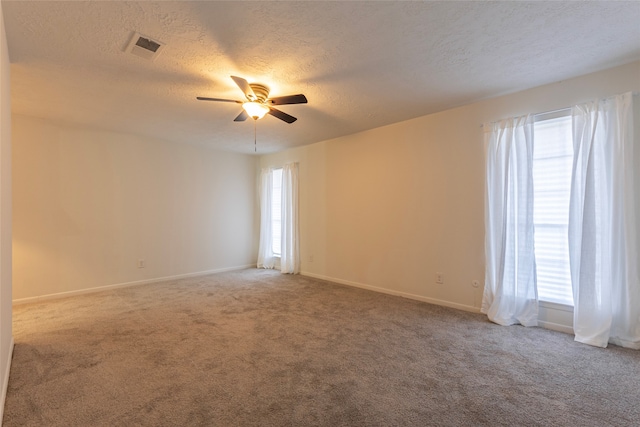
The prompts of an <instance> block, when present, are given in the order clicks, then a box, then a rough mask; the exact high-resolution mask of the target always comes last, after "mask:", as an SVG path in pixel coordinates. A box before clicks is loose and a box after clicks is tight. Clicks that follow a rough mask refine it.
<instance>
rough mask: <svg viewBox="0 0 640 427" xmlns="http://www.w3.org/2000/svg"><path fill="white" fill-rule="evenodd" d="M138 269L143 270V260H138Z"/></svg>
mask: <svg viewBox="0 0 640 427" xmlns="http://www.w3.org/2000/svg"><path fill="white" fill-rule="evenodd" d="M138 268H144V260H143V259H139V260H138Z"/></svg>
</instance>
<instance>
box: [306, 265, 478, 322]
mask: <svg viewBox="0 0 640 427" xmlns="http://www.w3.org/2000/svg"><path fill="white" fill-rule="evenodd" d="M300 274H301V275H303V276H309V277H313V278H315V279H321V280H326V281H328V282H334V283H339V284H341V285H347V286H353V287H355V288H361V289H367V290H369V291H374V292H380V293H383V294H388V295H395V296H399V297H402V298H408V299H412V300H417V301H422V302H428V303H429V304H434V305H441V306H444V307H450V308H455V309H458V310H463V311H470V312H472V313H480V309H479V308H477V307H472V306H470V305H464V304H458V303H455V302H450V301H445V300H440V299H435V298H429V297H424V296H422V295H416V294H410V293H407V292H400V291H395V290H393V289H387V288H380V287H377V286H371V285H365V284H364V283H358V282H353V281H351V280H344V279H337V278H335V277H328V276H323V275H321V274H315V273H310V272H308V271H302V272H300Z"/></svg>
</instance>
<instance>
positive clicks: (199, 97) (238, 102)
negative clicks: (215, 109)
mask: <svg viewBox="0 0 640 427" xmlns="http://www.w3.org/2000/svg"><path fill="white" fill-rule="evenodd" d="M196 99H197V100H198V101H220V102H235V103H236V104H242V101H236V100H234V99H221V98H205V97H204V96H197V97H196Z"/></svg>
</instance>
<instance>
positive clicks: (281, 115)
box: [269, 107, 298, 124]
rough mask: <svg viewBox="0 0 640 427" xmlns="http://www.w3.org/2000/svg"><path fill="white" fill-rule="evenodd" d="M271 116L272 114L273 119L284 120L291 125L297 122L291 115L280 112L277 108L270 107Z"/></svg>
mask: <svg viewBox="0 0 640 427" xmlns="http://www.w3.org/2000/svg"><path fill="white" fill-rule="evenodd" d="M269 114H271V115H272V116H273V117H277V118H279V119H280V120H283V121H285V122H287V123H289V124H291V123H293V122H295V121H296V120H298V119H296V118H295V117H293V116H290V115H289V114H287V113H285V112H284V111H280V110H276V109H275V108H272V107H269Z"/></svg>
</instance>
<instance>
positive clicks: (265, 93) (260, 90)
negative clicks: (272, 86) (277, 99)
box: [249, 83, 269, 102]
mask: <svg viewBox="0 0 640 427" xmlns="http://www.w3.org/2000/svg"><path fill="white" fill-rule="evenodd" d="M249 86H251V89H252V90H253V93H255V94H256V101H258V102H265V101H266V100H267V98H269V88H268V87H267V86H265V85H261V84H259V83H249Z"/></svg>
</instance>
